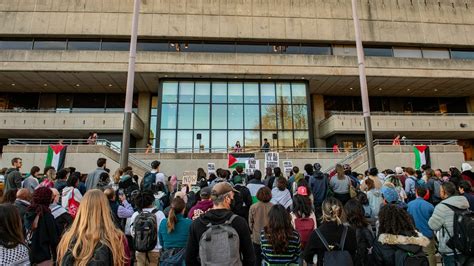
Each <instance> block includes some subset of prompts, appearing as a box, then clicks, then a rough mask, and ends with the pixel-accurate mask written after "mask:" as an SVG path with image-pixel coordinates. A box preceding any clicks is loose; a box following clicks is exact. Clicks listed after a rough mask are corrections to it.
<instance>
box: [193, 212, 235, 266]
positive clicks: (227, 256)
mask: <svg viewBox="0 0 474 266" xmlns="http://www.w3.org/2000/svg"><path fill="white" fill-rule="evenodd" d="M236 217H237V215H236V214H232V216H231V217H230V219H229V220H227V221H226V222H225V223H223V224H216V225H213V224H212V223H209V224H207V228H208V229H207V230H206V232H204V234H202V236H201V239H200V240H199V258H200V260H201V265H209V266H210V265H226V266H234V265H242V261H241V259H240V239H239V234H238V233H237V231H236V230H235V229H234V228H233V227H232V221H234V219H235V218H236Z"/></svg>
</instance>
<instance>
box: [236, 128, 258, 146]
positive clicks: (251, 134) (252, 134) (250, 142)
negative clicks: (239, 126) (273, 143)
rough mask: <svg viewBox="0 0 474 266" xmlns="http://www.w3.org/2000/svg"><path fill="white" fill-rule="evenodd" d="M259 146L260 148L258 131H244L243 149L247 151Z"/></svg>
mask: <svg viewBox="0 0 474 266" xmlns="http://www.w3.org/2000/svg"><path fill="white" fill-rule="evenodd" d="M241 143H242V142H241ZM260 146H261V144H260V131H258V130H247V131H245V142H244V147H245V148H246V149H248V148H258V147H260Z"/></svg>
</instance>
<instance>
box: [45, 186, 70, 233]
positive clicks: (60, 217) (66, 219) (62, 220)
mask: <svg viewBox="0 0 474 266" xmlns="http://www.w3.org/2000/svg"><path fill="white" fill-rule="evenodd" d="M51 191H52V192H53V195H52V197H53V198H52V202H51V204H49V209H50V210H51V214H52V215H53V217H54V221H55V222H56V228H57V231H58V235H59V236H61V235H62V234H63V232H64V231H65V230H66V229H67V228H69V226H70V225H71V224H72V216H71V215H70V214H69V213H68V212H67V210H66V209H65V208H64V207H63V206H61V205H59V204H58V202H59V195H60V194H59V191H58V190H57V189H55V188H52V189H51Z"/></svg>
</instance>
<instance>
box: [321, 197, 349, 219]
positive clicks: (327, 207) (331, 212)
mask: <svg viewBox="0 0 474 266" xmlns="http://www.w3.org/2000/svg"><path fill="white" fill-rule="evenodd" d="M322 209H323V217H322V219H323V222H336V223H337V224H338V225H341V224H342V223H343V222H344V221H345V213H344V209H343V207H342V203H341V202H340V201H339V200H338V199H336V198H327V199H326V200H325V201H324V202H323V204H322Z"/></svg>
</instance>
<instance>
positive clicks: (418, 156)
mask: <svg viewBox="0 0 474 266" xmlns="http://www.w3.org/2000/svg"><path fill="white" fill-rule="evenodd" d="M413 152H414V153H415V169H420V168H421V166H422V165H424V164H428V165H431V162H430V148H429V147H428V146H427V145H415V146H413Z"/></svg>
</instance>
